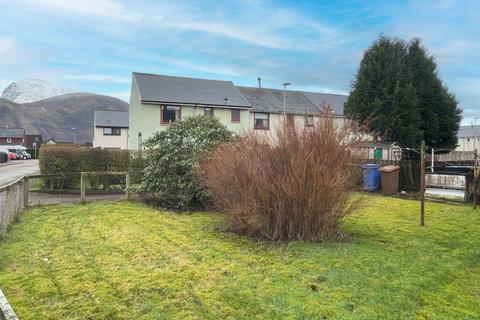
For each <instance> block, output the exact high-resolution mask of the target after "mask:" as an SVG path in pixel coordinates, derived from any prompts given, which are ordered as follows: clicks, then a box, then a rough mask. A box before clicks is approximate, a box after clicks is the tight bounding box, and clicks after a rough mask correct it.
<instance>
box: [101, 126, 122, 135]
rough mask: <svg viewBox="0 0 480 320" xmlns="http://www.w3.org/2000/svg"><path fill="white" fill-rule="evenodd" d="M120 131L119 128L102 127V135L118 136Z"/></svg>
mask: <svg viewBox="0 0 480 320" xmlns="http://www.w3.org/2000/svg"><path fill="white" fill-rule="evenodd" d="M121 133H122V129H121V128H103V135H104V136H119V135H121Z"/></svg>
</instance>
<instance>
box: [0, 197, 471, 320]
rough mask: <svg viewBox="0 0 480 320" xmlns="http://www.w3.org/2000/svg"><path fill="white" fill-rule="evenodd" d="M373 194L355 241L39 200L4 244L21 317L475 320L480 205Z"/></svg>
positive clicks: (3, 278) (5, 269) (4, 262)
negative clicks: (422, 211) (267, 233)
mask: <svg viewBox="0 0 480 320" xmlns="http://www.w3.org/2000/svg"><path fill="white" fill-rule="evenodd" d="M418 208H419V203H418V202H416V201H408V200H399V199H394V198H386V197H385V198H384V197H373V196H372V197H370V196H369V197H368V198H367V201H366V204H365V205H364V208H363V209H361V210H359V211H358V212H356V213H355V214H354V215H352V216H351V217H349V218H348V219H347V220H346V221H345V223H344V229H345V230H346V231H347V232H348V234H350V236H351V237H352V240H351V241H349V242H340V243H339V242H323V243H304V242H291V243H288V244H284V243H283V244H282V243H276V244H266V243H259V242H254V241H251V240H249V239H246V238H243V237H238V236H234V235H229V234H225V233H223V232H222V231H220V230H219V229H220V228H221V226H222V216H221V215H220V214H212V213H195V214H175V213H170V212H162V211H158V210H155V209H153V208H149V207H147V206H144V205H141V204H134V203H127V202H120V203H97V204H88V205H60V206H45V207H36V208H34V209H32V210H30V211H29V212H27V213H25V214H24V215H23V217H22V219H21V222H20V223H17V224H15V225H14V226H13V227H12V229H11V230H10V231H9V232H8V234H7V239H6V241H5V242H3V243H0V288H1V289H2V290H3V291H4V293H5V295H6V296H7V298H8V299H9V301H10V303H11V304H12V306H13V308H14V310H15V311H16V312H17V314H18V315H19V317H20V319H24V320H25V319H480V210H478V211H477V212H474V211H473V210H472V209H471V208H470V207H467V206H455V205H445V204H434V203H427V206H426V208H427V215H426V227H423V228H422V227H419V226H418V224H419V212H418V211H419V210H418Z"/></svg>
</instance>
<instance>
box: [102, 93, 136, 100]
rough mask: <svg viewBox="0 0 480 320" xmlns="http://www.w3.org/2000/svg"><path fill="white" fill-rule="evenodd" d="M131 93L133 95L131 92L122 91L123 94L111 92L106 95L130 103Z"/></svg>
mask: <svg viewBox="0 0 480 320" xmlns="http://www.w3.org/2000/svg"><path fill="white" fill-rule="evenodd" d="M130 93H131V92H130V91H121V92H109V93H105V95H107V96H110V97H115V98H118V99H120V100H123V101H126V102H129V100H130Z"/></svg>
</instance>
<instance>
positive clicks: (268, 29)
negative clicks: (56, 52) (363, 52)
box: [11, 0, 342, 50]
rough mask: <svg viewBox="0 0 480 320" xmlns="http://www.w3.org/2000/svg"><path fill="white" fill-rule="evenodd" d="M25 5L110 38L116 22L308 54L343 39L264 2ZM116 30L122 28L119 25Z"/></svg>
mask: <svg viewBox="0 0 480 320" xmlns="http://www.w3.org/2000/svg"><path fill="white" fill-rule="evenodd" d="M24 1H27V3H28V5H30V6H31V7H33V9H34V10H35V9H37V10H40V11H41V12H42V13H43V14H48V15H53V16H60V17H65V13H68V14H78V15H83V16H84V17H85V18H88V17H90V18H103V19H108V18H110V21H106V20H102V24H101V26H99V28H100V27H101V28H104V29H106V30H110V32H112V33H114V32H115V30H116V29H115V28H110V29H109V28H107V27H106V25H108V24H111V23H115V20H118V21H120V22H121V23H124V22H129V23H132V24H134V25H136V26H137V27H138V28H140V29H142V28H144V27H148V28H153V29H156V30H159V31H161V32H165V30H166V29H170V30H179V31H191V32H201V33H207V34H212V35H219V36H223V37H225V38H229V39H235V40H240V41H243V42H245V43H248V44H252V45H255V46H260V47H266V48H272V49H289V50H312V49H318V48H323V47H330V46H332V45H334V44H335V43H338V42H339V41H341V39H342V37H341V36H340V33H339V31H338V30H337V29H336V28H335V27H333V26H328V25H326V24H322V23H321V22H319V21H315V20H312V19H309V18H308V17H306V16H305V15H302V14H299V13H298V12H295V10H293V9H291V8H288V9H286V8H282V7H279V6H272V4H267V3H264V2H263V1H248V2H246V3H242V4H238V3H236V4H235V3H228V2H227V3H225V4H220V5H214V6H211V7H207V8H205V6H206V4H204V3H200V2H188V3H187V2H178V3H175V2H160V1H157V2H155V3H149V4H143V7H142V4H141V3H135V4H134V5H133V4H131V5H128V4H123V3H120V2H119V1H115V0H83V1H66V0H24ZM11 5H12V4H11ZM233 6H235V7H233ZM217 7H218V8H217ZM224 7H225V8H224ZM30 9H32V8H30ZM79 22H80V23H81V22H82V21H79ZM117 26H118V27H125V26H123V25H121V24H117ZM122 30H124V29H122ZM167 32H168V31H167Z"/></svg>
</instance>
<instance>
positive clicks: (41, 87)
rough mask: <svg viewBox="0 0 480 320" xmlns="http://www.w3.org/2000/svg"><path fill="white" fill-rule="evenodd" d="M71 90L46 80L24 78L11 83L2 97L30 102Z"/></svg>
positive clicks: (20, 101) (17, 101) (14, 100)
mask: <svg viewBox="0 0 480 320" xmlns="http://www.w3.org/2000/svg"><path fill="white" fill-rule="evenodd" d="M70 92H71V91H69V90H67V89H65V88H60V87H57V86H56V85H54V84H53V83H51V82H49V81H46V80H41V79H23V80H20V81H15V82H12V83H11V84H9V85H8V86H7V87H6V88H5V90H3V93H2V96H1V97H2V98H4V99H8V100H10V101H13V102H16V103H29V102H35V101H39V100H43V99H47V98H50V97H55V96H59V95H62V94H66V93H70Z"/></svg>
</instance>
